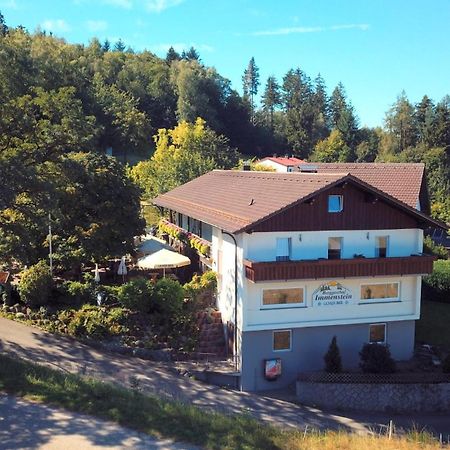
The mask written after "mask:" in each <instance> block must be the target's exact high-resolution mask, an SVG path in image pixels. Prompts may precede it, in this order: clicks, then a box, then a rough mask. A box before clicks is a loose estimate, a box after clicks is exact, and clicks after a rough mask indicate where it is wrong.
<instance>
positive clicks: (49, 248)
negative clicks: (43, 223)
mask: <svg viewBox="0 0 450 450" xmlns="http://www.w3.org/2000/svg"><path fill="white" fill-rule="evenodd" d="M48 257H49V260H50V275H51V276H52V277H53V249H52V216H51V214H50V213H48Z"/></svg>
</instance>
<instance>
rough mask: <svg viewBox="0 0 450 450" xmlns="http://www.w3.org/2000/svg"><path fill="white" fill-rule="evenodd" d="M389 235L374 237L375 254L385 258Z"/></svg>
mask: <svg viewBox="0 0 450 450" xmlns="http://www.w3.org/2000/svg"><path fill="white" fill-rule="evenodd" d="M388 245H389V236H377V237H376V238H375V256H376V257H377V258H386V257H387V256H388Z"/></svg>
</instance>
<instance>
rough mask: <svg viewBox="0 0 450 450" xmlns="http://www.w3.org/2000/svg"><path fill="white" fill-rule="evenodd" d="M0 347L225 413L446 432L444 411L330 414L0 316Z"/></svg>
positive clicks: (327, 425) (278, 421)
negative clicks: (224, 386)
mask: <svg viewBox="0 0 450 450" xmlns="http://www.w3.org/2000/svg"><path fill="white" fill-rule="evenodd" d="M0 351H3V352H6V353H11V354H16V355H17V356H19V357H21V358H24V359H27V360H29V361H32V362H36V363H39V364H44V365H47V366H50V367H53V368H56V369H59V370H63V371H67V372H71V373H76V374H82V375H88V376H92V377H95V378H98V379H101V380H103V381H107V382H111V383H117V384H120V385H123V386H126V387H129V386H130V380H132V379H133V378H137V379H138V380H139V382H140V386H141V387H142V388H143V389H144V390H145V391H147V392H150V393H154V394H156V395H158V396H163V397H166V398H169V399H175V400H180V401H183V402H186V403H189V404H193V405H196V406H198V407H201V408H210V409H214V410H218V411H222V412H226V413H240V412H248V413H250V414H251V415H253V416H254V417H255V418H257V419H259V420H262V421H264V422H268V423H271V424H274V425H278V426H282V427H302V428H304V427H306V426H308V428H311V427H313V428H318V429H338V428H342V429H346V430H349V431H355V432H367V430H368V429H369V428H371V429H379V427H380V426H383V425H385V424H387V423H388V422H389V420H390V419H393V420H394V423H397V424H399V425H401V426H408V425H411V423H412V422H415V423H417V424H419V426H421V427H422V426H425V425H428V424H430V425H432V426H433V428H434V429H435V430H436V431H438V432H442V433H445V434H450V420H448V417H445V416H420V417H405V416H393V415H383V414H376V415H369V414H347V413H346V414H345V415H344V414H343V413H338V414H333V413H330V412H325V411H321V410H318V409H314V408H310V407H306V406H301V405H295V404H293V403H289V402H286V401H283V400H280V399H275V398H270V397H266V396H260V395H257V394H251V393H244V392H236V391H228V390H224V389H220V388H218V387H216V386H211V385H208V384H204V383H201V382H197V381H195V380H192V379H189V378H186V377H181V376H179V375H177V374H176V373H174V371H173V370H170V369H171V366H170V365H167V364H164V363H157V362H149V361H144V360H141V359H138V358H132V357H125V356H121V355H115V354H109V353H103V352H100V351H98V350H95V349H93V348H91V347H88V346H86V345H83V344H80V343H79V342H77V341H75V340H73V339H69V338H65V337H62V336H57V335H52V334H49V333H46V332H44V331H41V330H39V329H36V328H32V327H28V326H26V325H23V324H20V323H18V322H14V321H11V320H7V319H3V318H0Z"/></svg>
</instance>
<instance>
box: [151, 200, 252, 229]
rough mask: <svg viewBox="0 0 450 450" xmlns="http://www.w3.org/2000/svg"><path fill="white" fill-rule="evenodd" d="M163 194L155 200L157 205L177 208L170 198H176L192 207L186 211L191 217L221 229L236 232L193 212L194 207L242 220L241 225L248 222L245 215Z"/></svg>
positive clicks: (178, 201)
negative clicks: (228, 212) (229, 212)
mask: <svg viewBox="0 0 450 450" xmlns="http://www.w3.org/2000/svg"><path fill="white" fill-rule="evenodd" d="M162 195H163V196H164V198H161V197H162V196H161V195H160V196H158V197H156V198H155V199H154V200H153V204H155V205H156V206H161V207H163V208H169V209H170V208H175V206H173V204H171V203H170V200H174V201H175V203H182V204H184V205H185V206H186V207H190V208H191V209H189V210H188V213H186V214H187V215H189V216H190V217H192V218H193V219H196V220H201V221H202V222H205V223H208V224H209V225H212V226H214V227H217V228H221V229H223V230H225V231H228V232H230V233H234V232H235V231H234V229H232V228H228V227H226V226H223V224H219V223H218V222H214V221H209V222H207V221H206V220H205V218H204V216H201V215H196V214H195V213H192V209H198V210H199V211H205V210H206V211H208V212H210V213H212V214H214V215H217V216H222V217H224V218H226V219H228V220H230V221H232V222H240V223H241V225H243V224H248V220H246V219H245V218H244V217H240V216H237V215H234V214H227V213H225V212H223V211H221V210H218V209H215V208H211V207H208V206H204V205H199V204H198V203H193V202H191V201H189V200H183V199H179V198H177V199H175V198H173V197H171V196H170V195H167V194H162ZM164 200H169V202H167V203H165V201H164ZM179 212H181V213H183V214H185V213H184V212H183V211H179Z"/></svg>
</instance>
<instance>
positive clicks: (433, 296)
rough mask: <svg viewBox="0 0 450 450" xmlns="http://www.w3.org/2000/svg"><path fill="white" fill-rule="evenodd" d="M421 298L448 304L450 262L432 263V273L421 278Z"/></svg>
mask: <svg viewBox="0 0 450 450" xmlns="http://www.w3.org/2000/svg"><path fill="white" fill-rule="evenodd" d="M423 298H424V299H425V300H434V301H441V302H450V260H443V259H438V260H437V261H435V262H434V265H433V272H432V273H431V274H430V275H427V276H426V277H424V278H423Z"/></svg>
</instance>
